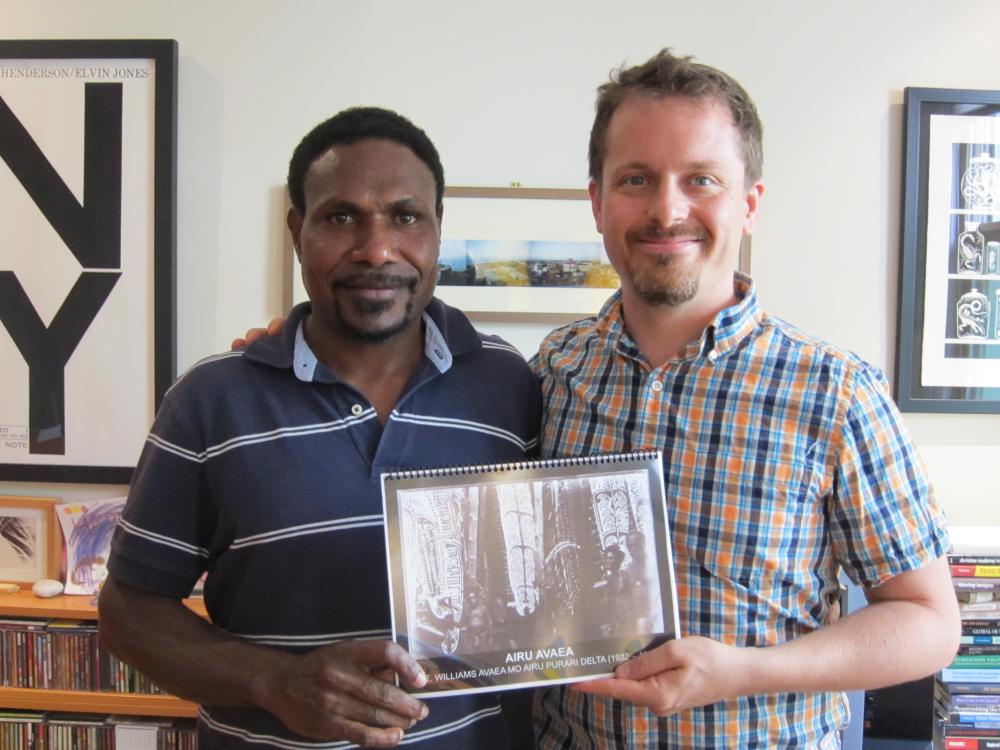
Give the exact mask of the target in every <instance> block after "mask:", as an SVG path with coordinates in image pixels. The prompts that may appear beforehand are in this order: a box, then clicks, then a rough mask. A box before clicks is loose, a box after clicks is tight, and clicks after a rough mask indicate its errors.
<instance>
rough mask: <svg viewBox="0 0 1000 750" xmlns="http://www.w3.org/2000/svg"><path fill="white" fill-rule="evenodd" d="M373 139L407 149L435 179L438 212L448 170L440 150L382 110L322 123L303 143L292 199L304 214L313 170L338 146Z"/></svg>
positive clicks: (295, 161) (295, 160) (295, 156)
mask: <svg viewBox="0 0 1000 750" xmlns="http://www.w3.org/2000/svg"><path fill="white" fill-rule="evenodd" d="M370 138H375V139H381V140H386V141H395V142H396V143H399V144H401V145H403V146H406V147H407V148H408V149H410V151H412V152H413V153H414V154H415V155H416V157H417V158H418V159H420V161H422V162H423V163H424V164H426V165H427V168H428V169H430V170H431V174H433V175H434V184H435V186H436V187H437V205H436V208H437V209H438V212H439V213H440V211H441V201H442V198H443V197H444V168H443V167H442V166H441V157H440V156H438V152H437V149H436V148H434V144H433V143H431V139H430V138H428V137H427V133H425V132H424V131H423V130H421V129H420V128H418V127H417V126H416V125H414V124H413V123H412V122H410V121H409V120H407V119H406V118H405V117H403V116H402V115H400V114H398V113H396V112H393V111H391V110H388V109H382V108H380V107H351V108H350V109H345V110H343V111H342V112H338V113H337V114H335V115H334V116H333V117H331V118H330V119H329V120H326V121H325V122H321V123H320V124H319V125H317V126H316V127H314V128H313V129H312V130H310V131H309V132H308V133H307V134H306V136H305V137H304V138H303V139H302V140H301V141H299V145H298V146H296V147H295V151H294V152H293V153H292V159H291V161H290V162H289V163H288V196H289V198H291V200H292V205H293V206H294V207H295V210H296V211H298V212H299V213H300V214H304V213H305V210H306V198H305V187H304V185H305V179H306V172H308V171H309V167H310V166H312V163H313V162H314V161H316V159H318V158H319V157H320V156H322V155H323V154H325V153H326V152H327V151H329V150H330V149H331V148H333V147H334V146H337V145H347V144H351V143H357V142H358V141H363V140H367V139H370Z"/></svg>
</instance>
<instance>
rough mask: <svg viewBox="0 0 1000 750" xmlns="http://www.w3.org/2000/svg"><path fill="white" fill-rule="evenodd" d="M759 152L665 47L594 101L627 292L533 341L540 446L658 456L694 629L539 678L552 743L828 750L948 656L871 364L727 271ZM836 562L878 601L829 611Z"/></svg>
mask: <svg viewBox="0 0 1000 750" xmlns="http://www.w3.org/2000/svg"><path fill="white" fill-rule="evenodd" d="M761 163H762V154H761V125H760V121H759V119H758V116H757V112H756V109H755V107H754V104H753V102H752V101H751V100H750V98H749V96H748V95H747V94H746V92H745V91H744V90H743V88H742V87H741V86H740V85H739V84H738V83H737V82H736V81H735V80H733V79H732V78H731V77H730V76H728V75H726V74H725V73H722V72H721V71H718V70H715V69H713V68H710V67H707V66H704V65H700V64H697V63H694V62H692V61H691V59H690V58H680V57H676V56H674V55H672V54H671V53H670V52H669V50H664V51H663V52H661V53H659V54H658V55H656V56H655V57H654V58H652V59H651V60H649V61H648V62H646V63H644V64H643V65H639V66H637V67H634V68H631V69H628V70H622V71H619V72H618V73H617V75H616V76H615V77H614V78H613V79H612V80H611V81H610V82H609V83H606V84H605V85H603V86H602V87H601V88H600V89H599V96H598V103H597V116H596V119H595V122H594V127H593V130H592V132H591V142H590V176H591V180H590V196H591V201H592V204H593V210H594V216H595V219H596V222H597V228H598V230H599V231H600V232H601V233H602V234H603V235H604V243H605V247H606V248H607V252H608V256H609V258H610V259H611V262H612V264H613V265H614V266H615V268H616V270H617V271H618V273H619V275H620V276H621V278H622V288H621V290H620V292H616V293H615V294H614V295H613V296H612V297H611V298H610V299H609V300H608V302H607V304H606V305H605V306H604V308H603V309H602V310H601V311H600V313H599V314H598V315H597V317H596V318H591V319H588V320H584V321H579V322H577V323H574V324H571V325H569V326H566V327H564V328H561V329H559V330H557V331H555V332H553V333H552V334H550V335H549V337H548V338H547V339H546V340H545V341H544V342H543V344H542V347H541V350H540V351H539V354H538V356H537V357H536V359H535V361H534V362H535V367H536V370H537V372H538V373H539V376H540V378H541V382H542V388H543V395H544V398H545V401H546V404H547V416H546V419H545V425H544V427H543V435H542V453H543V455H544V456H561V455H580V454H590V453H600V452H608V451H631V450H638V449H644V448H660V449H662V450H663V452H664V466H665V469H664V471H665V485H666V491H667V506H668V512H669V514H670V522H671V527H672V528H671V531H672V535H673V546H674V553H675V557H676V561H675V562H676V574H677V587H678V592H677V593H678V603H679V607H680V612H681V630H682V632H683V633H684V634H685V637H682V638H680V639H677V640H674V641H671V642H668V643H667V644H665V645H663V646H661V647H659V648H657V649H655V650H653V651H651V652H649V653H647V654H643V655H641V656H639V657H637V658H635V659H633V660H632V661H630V662H628V663H626V664H624V665H622V666H620V667H619V668H618V669H617V670H616V672H615V676H614V678H608V679H603V680H597V681H593V682H589V683H583V684H577V685H575V686H573V687H565V686H559V687H553V688H543V689H540V690H539V691H538V692H537V695H536V704H535V724H536V732H537V734H538V737H539V742H540V747H541V748H543V750H549V749H551V748H575V747H593V746H594V745H597V746H599V747H705V748H716V747H742V748H751V747H756V748H774V747H790V746H795V747H822V748H827V747H839V746H840V739H839V730H840V729H841V728H842V727H844V726H845V725H846V723H847V721H848V708H847V701H846V698H845V696H844V694H843V692H842V691H844V690H852V689H861V688H875V687H879V686H884V685H888V684H892V683H897V682H903V681H906V680H912V679H916V678H918V677H921V676H923V675H926V674H929V673H931V672H933V671H935V670H937V669H939V668H941V667H943V666H944V665H945V664H946V663H947V662H948V661H949V660H950V658H951V656H952V655H953V654H954V653H955V650H956V648H957V644H958V636H959V626H958V623H959V620H958V611H957V606H956V602H955V596H954V592H953V590H952V588H951V585H950V579H949V575H948V568H947V565H946V561H945V559H944V557H943V555H944V554H945V553H946V552H947V549H948V538H947V531H946V529H945V524H944V518H943V515H942V513H941V509H940V507H939V506H938V504H937V501H936V500H935V498H934V494H933V491H932V489H931V487H930V484H929V482H928V479H927V476H926V474H925V471H924V469H923V467H922V465H921V463H920V460H919V458H918V457H917V455H916V453H915V451H914V448H913V446H912V445H911V443H910V441H909V439H908V438H907V436H906V434H905V431H904V428H903V424H902V420H901V418H900V415H899V413H898V411H897V410H896V407H895V405H894V404H893V402H892V400H891V398H890V394H889V389H888V385H887V383H886V380H885V377H884V375H883V374H882V373H881V372H880V371H879V370H878V369H876V368H874V367H872V366H871V365H869V364H867V363H865V362H864V361H862V360H861V359H859V358H858V357H856V356H855V355H853V354H851V353H849V352H846V351H844V350H843V349H839V348H837V347H834V346H832V345H830V344H827V343H825V342H823V341H819V340H817V339H815V338H812V337H810V336H807V335H806V334H804V333H802V332H801V331H799V330H798V329H796V328H794V327H793V326H791V325H789V324H788V323H786V322H784V321H782V320H779V319H777V318H774V317H773V316H770V315H768V314H767V313H766V312H764V311H763V310H762V308H761V307H760V304H759V302H758V300H757V296H756V292H755V289H754V286H753V283H752V281H751V280H750V279H749V278H748V277H747V276H744V275H742V274H739V273H737V272H736V267H737V262H738V256H739V248H740V241H741V238H742V236H743V235H745V234H750V232H751V231H752V230H753V228H754V225H755V223H756V220H757V216H758V210H759V206H760V200H761V196H762V195H763V192H764V185H763V183H762V182H761ZM803 252H808V248H806V247H804V248H803ZM841 568H843V569H844V570H845V571H846V572H847V574H848V575H849V576H850V577H851V578H852V579H853V580H855V581H857V582H859V583H860V584H861V585H862V586H864V588H865V590H866V592H867V597H868V601H869V603H870V606H868V607H865V608H863V609H862V610H860V611H858V612H855V613H852V614H850V615H848V616H846V617H843V618H841V619H837V617H836V613H837V611H838V605H837V594H838V590H839V589H838V575H839V572H840V570H841ZM650 709H651V710H650Z"/></svg>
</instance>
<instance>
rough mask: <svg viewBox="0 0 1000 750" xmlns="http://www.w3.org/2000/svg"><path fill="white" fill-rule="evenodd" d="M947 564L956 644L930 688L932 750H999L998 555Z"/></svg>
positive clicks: (957, 557) (956, 557) (950, 558)
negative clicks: (958, 630) (956, 618)
mask: <svg viewBox="0 0 1000 750" xmlns="http://www.w3.org/2000/svg"><path fill="white" fill-rule="evenodd" d="M948 562H949V565H950V566H951V576H952V583H953V585H954V587H955V596H956V597H957V598H958V602H959V610H960V611H961V615H962V639H961V645H960V646H959V649H958V653H957V654H956V655H955V659H954V661H952V663H951V664H950V665H949V666H948V667H947V668H946V669H943V670H941V672H940V673H939V674H938V676H937V680H936V682H935V685H934V712H935V719H936V721H935V725H934V730H935V731H934V747H935V748H941V749H942V750H983V749H985V748H991V749H995V750H1000V554H998V555H984V554H976V555H961V554H953V555H949V556H948Z"/></svg>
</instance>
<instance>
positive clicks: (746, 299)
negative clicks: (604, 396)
mask: <svg viewBox="0 0 1000 750" xmlns="http://www.w3.org/2000/svg"><path fill="white" fill-rule="evenodd" d="M733 292H734V295H735V297H736V299H737V302H736V304H734V305H731V306H729V307H727V308H725V309H724V310H722V311H720V312H719V313H718V315H716V316H715V318H714V320H713V321H712V322H711V323H710V324H709V325H708V326H707V327H706V328H705V330H704V331H703V332H702V334H701V336H700V337H699V338H697V339H695V340H693V341H691V342H689V343H688V344H687V346H685V347H684V350H683V351H682V352H681V355H680V356H679V357H678V360H689V359H695V358H697V357H700V356H703V357H706V358H708V359H710V360H713V361H714V360H716V359H718V358H719V357H722V356H724V355H725V354H727V353H728V352H730V351H732V350H733V349H735V348H736V347H737V346H738V345H739V343H740V342H741V341H743V339H745V338H746V337H747V336H749V335H750V334H751V333H752V332H753V331H754V329H755V328H756V327H757V325H758V324H759V323H760V321H761V319H762V318H763V315H764V314H763V312H762V311H761V309H760V305H759V304H758V301H757V292H756V289H755V287H754V283H753V279H751V278H750V277H749V276H747V275H746V274H744V273H740V272H739V271H737V272H736V273H735V274H734V276H733ZM597 330H598V334H599V336H600V337H601V338H602V339H603V340H604V341H605V343H606V344H607V345H608V346H610V347H611V348H613V349H616V350H617V351H619V352H621V353H622V354H623V355H625V356H627V357H631V358H633V359H640V360H641V359H644V358H643V356H642V353H641V352H640V351H639V347H638V346H637V345H636V343H635V341H634V340H633V339H632V337H631V336H630V335H629V333H628V331H627V330H626V329H625V319H624V316H623V315H622V291H621V289H618V290H617V291H616V292H615V293H614V294H612V295H611V297H609V298H608V301H607V302H605V303H604V306H603V307H602V308H601V311H600V313H598V316H597Z"/></svg>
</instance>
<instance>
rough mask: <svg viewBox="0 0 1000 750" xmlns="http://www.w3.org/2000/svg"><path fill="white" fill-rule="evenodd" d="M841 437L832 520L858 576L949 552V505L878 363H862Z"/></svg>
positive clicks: (864, 580)
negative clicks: (939, 497) (937, 488)
mask: <svg viewBox="0 0 1000 750" xmlns="http://www.w3.org/2000/svg"><path fill="white" fill-rule="evenodd" d="M839 437H840V441H841V447H840V450H839V452H838V456H837V465H836V469H835V471H836V473H835V476H834V486H833V493H832V498H831V507H830V515H831V519H830V527H831V534H832V541H833V545H834V553H835V555H836V556H837V558H838V559H839V560H840V561H841V564H842V565H843V566H844V568H845V571H846V572H847V574H848V575H849V576H850V578H851V579H852V580H853V581H854V582H855V583H859V584H861V585H864V586H866V587H872V586H877V585H879V584H880V583H882V582H884V581H885V580H887V579H888V578H891V577H893V576H895V575H898V574H899V573H903V572H905V571H907V570H914V569H917V568H920V567H922V566H924V565H926V564H927V563H929V562H931V561H932V560H935V559H937V558H938V557H940V556H941V555H943V554H945V553H946V552H947V551H948V549H949V541H948V532H947V526H946V522H945V517H944V512H943V511H942V509H941V507H940V505H939V504H938V501H937V498H936V497H935V494H934V490H933V487H932V486H931V482H930V479H929V477H928V475H927V471H926V469H925V468H924V465H923V463H922V461H921V460H920V456H919V455H918V454H917V451H916V449H915V447H914V446H913V443H912V442H911V440H910V438H909V436H908V435H907V433H906V429H905V427H904V425H903V422H902V415H901V414H900V413H899V410H898V409H897V408H896V405H895V403H894V402H893V401H892V398H891V397H890V393H889V384H888V382H887V381H886V379H885V376H884V375H883V374H882V372H881V371H880V370H878V369H877V368H874V367H871V366H865V367H862V368H859V370H858V371H857V376H856V379H855V382H854V386H853V389H852V393H851V397H850V400H849V402H848V403H847V406H846V409H845V410H844V415H843V419H842V423H841V425H840V436H839Z"/></svg>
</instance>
